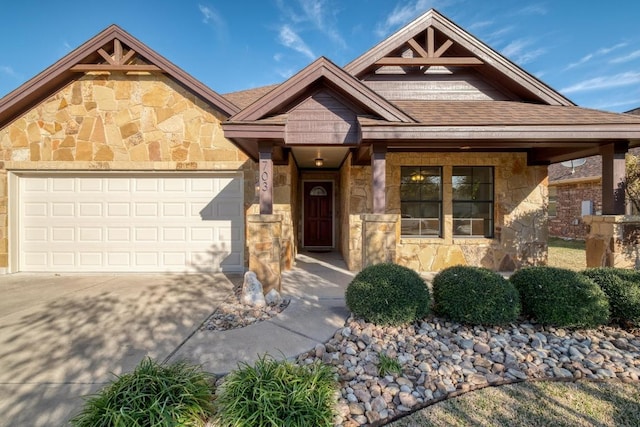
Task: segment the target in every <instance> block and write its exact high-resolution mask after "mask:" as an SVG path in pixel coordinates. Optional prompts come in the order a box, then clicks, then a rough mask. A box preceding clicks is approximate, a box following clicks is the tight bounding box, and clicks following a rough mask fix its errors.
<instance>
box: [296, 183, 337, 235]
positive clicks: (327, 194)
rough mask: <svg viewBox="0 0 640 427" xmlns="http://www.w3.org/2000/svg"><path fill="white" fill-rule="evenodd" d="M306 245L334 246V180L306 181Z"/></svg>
mask: <svg viewBox="0 0 640 427" xmlns="http://www.w3.org/2000/svg"><path fill="white" fill-rule="evenodd" d="M303 190H304V242H303V246H305V247H319V246H324V247H332V246H333V182H305V183H304V188H303Z"/></svg>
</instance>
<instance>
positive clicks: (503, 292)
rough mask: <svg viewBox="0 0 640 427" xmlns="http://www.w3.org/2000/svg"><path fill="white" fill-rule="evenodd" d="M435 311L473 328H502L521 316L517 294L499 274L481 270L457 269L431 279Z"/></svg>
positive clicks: (451, 268) (448, 269)
mask: <svg viewBox="0 0 640 427" xmlns="http://www.w3.org/2000/svg"><path fill="white" fill-rule="evenodd" d="M433 303H434V311H435V312H436V313H437V314H438V315H439V316H443V317H446V318H448V319H450V320H453V321H456V322H461V323H469V324H472V325H502V324H505V323H511V322H514V321H515V320H516V319H517V318H518V315H519V314H520V297H519V295H518V291H517V290H516V288H515V287H514V286H513V284H511V283H510V282H509V281H508V280H507V279H505V278H504V277H502V276H501V275H500V274H498V273H496V272H494V271H491V270H488V269H486V268H480V267H469V266H456V267H449V268H447V269H445V270H442V271H440V272H439V273H438V274H437V275H436V276H435V277H434V278H433Z"/></svg>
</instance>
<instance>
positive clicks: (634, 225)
mask: <svg viewBox="0 0 640 427" xmlns="http://www.w3.org/2000/svg"><path fill="white" fill-rule="evenodd" d="M584 220H585V222H586V223H587V224H588V225H589V229H590V230H589V233H588V235H587V239H586V252H587V255H586V256H587V267H590V268H591V267H617V268H627V269H634V268H635V269H637V268H638V267H640V216H633V215H588V216H585V217H584Z"/></svg>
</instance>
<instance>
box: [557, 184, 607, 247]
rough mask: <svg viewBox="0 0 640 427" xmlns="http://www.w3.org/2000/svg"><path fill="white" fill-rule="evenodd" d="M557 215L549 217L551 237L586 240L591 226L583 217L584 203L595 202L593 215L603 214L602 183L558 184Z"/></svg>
mask: <svg viewBox="0 0 640 427" xmlns="http://www.w3.org/2000/svg"><path fill="white" fill-rule="evenodd" d="M554 186H555V187H556V188H557V193H556V194H557V214H556V216H549V235H551V236H554V237H562V238H567V239H578V240H584V239H586V237H587V234H588V233H589V226H588V225H587V224H586V223H585V222H584V218H583V217H582V201H583V200H591V201H592V202H593V213H597V212H602V189H601V186H600V181H599V180H598V181H589V182H580V183H571V184H556V185H554Z"/></svg>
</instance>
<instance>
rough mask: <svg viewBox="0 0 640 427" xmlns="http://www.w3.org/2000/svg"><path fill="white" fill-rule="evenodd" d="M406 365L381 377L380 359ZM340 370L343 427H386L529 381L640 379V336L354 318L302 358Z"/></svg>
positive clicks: (301, 360) (524, 326)
mask: <svg viewBox="0 0 640 427" xmlns="http://www.w3.org/2000/svg"><path fill="white" fill-rule="evenodd" d="M379 354H386V355H387V356H389V357H391V358H393V359H396V360H397V361H398V362H399V363H400V364H401V365H402V374H401V375H386V376H379V374H378V363H379V359H378V355H379ZM317 360H321V361H322V362H323V363H326V364H330V365H333V366H334V367H335V368H336V370H337V373H338V375H339V381H340V385H341V389H340V396H339V403H338V410H339V415H338V417H337V419H336V425H342V426H358V425H366V424H379V423H381V422H383V421H384V420H386V419H391V418H393V417H396V416H398V415H402V414H405V413H407V412H409V411H411V410H413V409H415V408H417V407H420V406H425V405H426V404H428V403H430V402H434V401H437V400H440V399H442V398H444V397H446V396H449V395H454V394H459V393H461V392H465V391H469V390H473V389H475V388H480V387H484V386H486V385H497V384H502V383H508V382H513V381H517V380H524V379H528V378H561V379H572V380H573V379H613V378H618V379H620V380H623V381H637V380H638V379H639V378H640V335H639V334H638V333H637V332H636V333H631V332H626V331H624V330H620V329H615V328H600V329H594V330H576V331H569V330H565V329H559V328H551V327H542V326H538V325H532V324H527V323H524V324H520V325H512V326H511V327H481V326H473V327H471V326H464V325H459V324H457V323H450V322H446V321H443V320H440V319H437V318H432V319H429V320H428V321H423V322H421V323H415V324H411V325H407V326H403V327H379V326H375V325H373V324H370V323H366V322H364V321H362V320H358V319H354V318H353V317H351V318H349V319H348V320H347V322H346V326H345V327H344V328H342V329H339V330H338V331H337V332H336V333H335V335H334V336H333V338H331V339H330V340H329V341H328V342H327V343H325V344H319V345H317V346H316V348H315V349H314V350H313V351H311V352H308V353H305V354H302V355H300V356H299V357H298V362H299V363H303V364H308V363H313V362H314V361H317Z"/></svg>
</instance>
